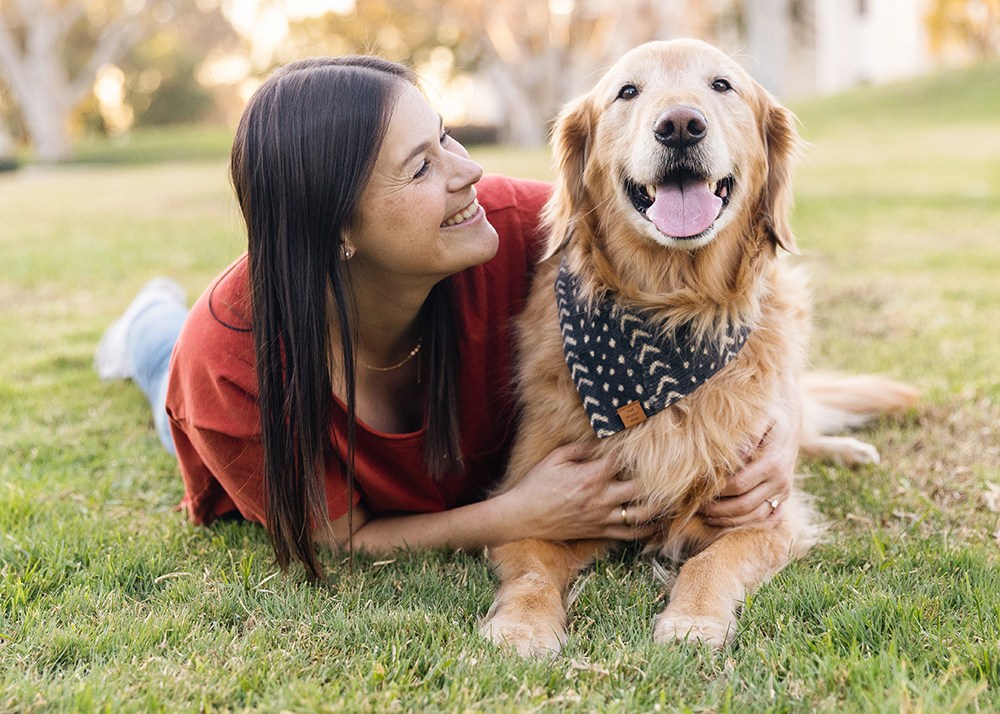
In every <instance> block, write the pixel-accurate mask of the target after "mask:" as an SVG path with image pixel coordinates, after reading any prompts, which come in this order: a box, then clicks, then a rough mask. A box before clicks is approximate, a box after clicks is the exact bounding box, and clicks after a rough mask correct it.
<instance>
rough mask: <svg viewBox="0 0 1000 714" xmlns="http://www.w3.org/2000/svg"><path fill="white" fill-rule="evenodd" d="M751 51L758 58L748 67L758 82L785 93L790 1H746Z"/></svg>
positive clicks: (777, 91)
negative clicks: (754, 63) (755, 62)
mask: <svg viewBox="0 0 1000 714" xmlns="http://www.w3.org/2000/svg"><path fill="white" fill-rule="evenodd" d="M743 14H744V18H745V20H746V27H747V51H746V54H748V55H749V56H750V57H752V58H754V59H755V60H757V63H758V64H756V65H749V66H748V67H747V69H748V70H749V71H750V74H752V75H753V76H754V79H756V80H757V81H758V82H760V83H761V84H762V85H764V87H765V88H766V89H767V90H768V91H770V92H771V94H775V95H777V96H779V97H780V96H782V95H783V94H784V93H785V90H786V87H785V79H786V77H785V75H786V67H787V64H788V57H789V48H790V46H791V38H792V9H791V3H790V0H744V1H743Z"/></svg>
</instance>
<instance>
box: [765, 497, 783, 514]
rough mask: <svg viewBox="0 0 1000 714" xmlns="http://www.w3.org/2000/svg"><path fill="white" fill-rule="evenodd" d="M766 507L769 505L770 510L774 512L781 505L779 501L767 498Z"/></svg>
mask: <svg viewBox="0 0 1000 714" xmlns="http://www.w3.org/2000/svg"><path fill="white" fill-rule="evenodd" d="M767 505H769V506H770V507H771V510H772V511H774V510H776V509H777V508H778V506H780V505H781V501H779V500H778V499H776V498H769V499H767Z"/></svg>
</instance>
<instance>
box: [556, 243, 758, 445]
mask: <svg viewBox="0 0 1000 714" xmlns="http://www.w3.org/2000/svg"><path fill="white" fill-rule="evenodd" d="M555 292H556V300H557V301H558V303H559V326H560V329H561V331H562V337H563V354H564V355H565V357H566V365H567V366H568V368H569V370H570V376H571V377H572V378H573V383H574V384H576V390H577V392H578V394H579V395H580V401H581V402H582V404H583V406H584V408H585V409H586V410H587V416H588V417H589V418H590V425H591V427H593V429H594V432H595V433H596V434H597V436H598V437H599V438H604V437H607V436H611V435H612V434H616V433H618V432H619V431H621V430H622V429H626V428H628V427H629V426H632V425H633V424H635V423H638V421H642V420H644V419H645V418H646V417H648V416H652V415H653V414H655V413H657V412H659V411H662V410H664V409H666V408H667V407H669V406H670V405H671V404H673V403H674V402H677V401H679V400H681V399H683V398H684V397H686V396H687V395H689V394H691V393H692V392H694V391H695V390H696V389H697V388H698V387H700V386H701V385H702V384H704V383H705V382H707V381H708V380H709V379H710V378H711V377H712V375H714V374H715V373H716V372H718V371H719V370H721V369H722V368H723V367H725V366H726V365H727V364H729V363H730V362H731V361H732V360H733V359H735V358H736V356H737V355H738V354H739V352H740V349H742V347H743V345H744V344H745V343H746V340H747V337H748V336H749V334H750V330H749V328H747V327H745V326H742V325H732V324H731V325H729V326H728V330H727V333H726V335H725V336H724V338H723V339H722V340H721V342H720V343H719V344H714V343H702V342H694V341H693V338H692V335H691V332H692V330H691V327H690V325H681V326H680V327H678V328H677V330H675V331H674V332H673V333H671V334H667V335H663V336H661V337H659V338H658V339H657V338H656V337H654V336H655V335H657V333H658V330H657V329H656V328H655V327H654V326H652V325H650V324H648V323H647V322H646V320H644V319H643V318H642V317H640V316H638V315H636V314H634V313H631V312H629V311H628V308H627V307H625V306H623V305H621V304H619V303H618V302H616V301H615V300H614V298H613V296H612V297H610V298H608V299H606V300H604V301H602V302H601V303H599V304H597V305H595V306H594V307H593V308H590V309H588V307H587V306H586V305H584V304H582V302H581V301H580V299H579V284H578V280H577V279H576V277H575V276H573V275H572V274H571V273H570V272H569V269H568V267H567V265H566V261H565V260H563V262H562V264H561V265H560V266H559V274H558V276H557V277H556V283H555ZM626 345H627V347H626ZM640 406H641V411H639V412H638V413H639V415H640V417H641V418H640V419H638V421H632V420H629V419H628V418H627V415H628V414H629V413H631V414H634V413H635V411H636V410H637V409H638V408H639V407H640ZM619 410H622V411H619ZM623 412H625V413H623Z"/></svg>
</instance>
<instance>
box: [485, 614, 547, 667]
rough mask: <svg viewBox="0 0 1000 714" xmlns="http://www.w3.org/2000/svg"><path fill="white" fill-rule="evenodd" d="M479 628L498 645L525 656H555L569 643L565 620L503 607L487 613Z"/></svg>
mask: <svg viewBox="0 0 1000 714" xmlns="http://www.w3.org/2000/svg"><path fill="white" fill-rule="evenodd" d="M479 632H480V634H482V636H483V637H485V638H486V639H488V640H490V641H491V642H493V643H494V644H495V645H497V646H498V647H501V648H504V649H512V650H514V651H515V652H517V654H519V655H520V656H521V657H554V656H555V655H557V654H559V652H560V651H561V650H562V647H563V645H564V644H566V628H565V627H563V625H562V623H560V622H553V621H545V620H543V619H541V618H535V619H529V618H525V617H517V616H514V615H512V614H511V613H509V612H508V611H507V610H506V609H505V608H502V607H501V608H498V609H497V610H496V612H492V613H490V614H489V615H487V616H486V618H485V619H484V620H483V622H482V623H481V624H480V625H479Z"/></svg>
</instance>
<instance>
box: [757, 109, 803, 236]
mask: <svg viewBox="0 0 1000 714" xmlns="http://www.w3.org/2000/svg"><path fill="white" fill-rule="evenodd" d="M763 133H764V145H765V146H766V147H767V181H766V182H765V184H764V197H763V208H764V213H765V216H764V220H765V223H766V225H767V231H768V233H769V234H770V236H771V238H772V240H774V242H775V243H776V244H778V245H780V246H781V247H782V248H784V249H785V250H787V251H788V252H789V253H796V254H797V253H798V252H799V249H798V246H797V245H795V236H794V235H793V234H792V227H791V225H790V223H789V220H788V219H789V213H790V212H791V209H792V161H793V159H794V158H795V154H796V150H797V149H798V144H799V134H798V132H797V131H796V130H795V115H794V114H792V113H791V112H790V111H789V110H787V109H785V108H784V107H783V106H781V105H780V104H778V103H777V102H776V101H775V100H774V99H773V98H772V97H770V96H767V97H766V99H765V102H764V121H763Z"/></svg>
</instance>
